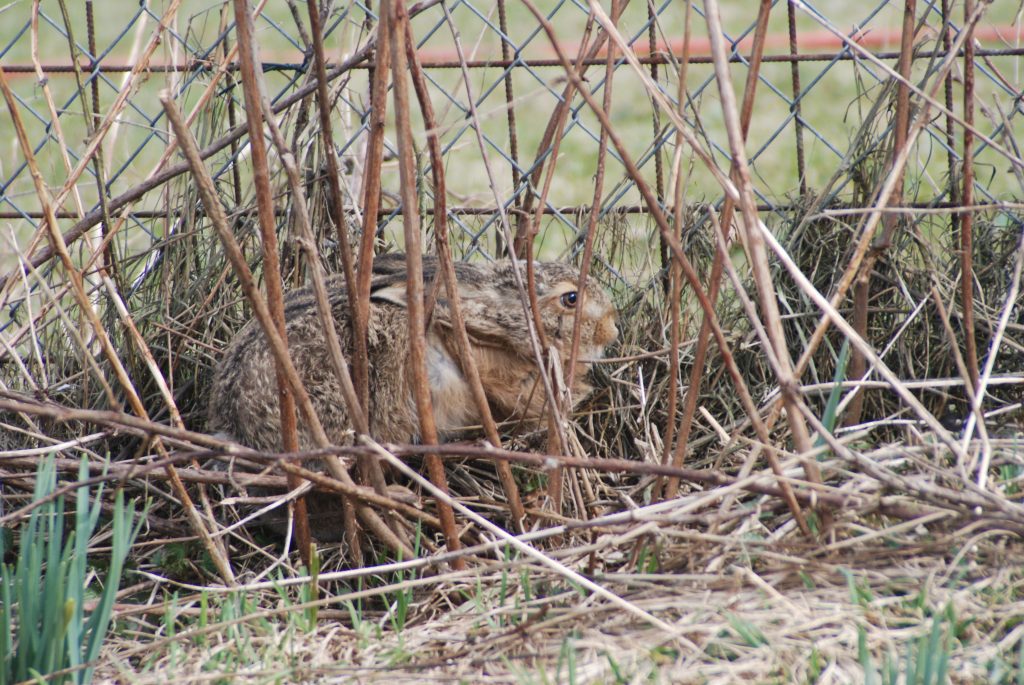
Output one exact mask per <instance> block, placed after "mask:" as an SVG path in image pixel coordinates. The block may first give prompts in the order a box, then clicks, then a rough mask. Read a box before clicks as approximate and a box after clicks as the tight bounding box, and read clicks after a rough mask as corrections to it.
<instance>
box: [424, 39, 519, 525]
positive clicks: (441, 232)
mask: <svg viewBox="0 0 1024 685" xmlns="http://www.w3.org/2000/svg"><path fill="white" fill-rule="evenodd" d="M406 32H407V35H406V43H405V46H406V56H407V58H408V60H409V71H410V74H411V76H412V84H413V88H414V89H415V91H416V97H417V99H418V100H419V103H420V111H421V112H422V114H423V124H424V126H425V128H426V129H427V152H428V154H429V155H430V173H431V180H432V181H433V184H434V239H435V241H436V242H437V260H438V263H439V264H440V269H441V275H442V277H443V278H444V283H445V290H446V291H447V293H448V306H449V309H450V310H451V317H452V331H453V333H454V335H455V347H456V350H457V352H458V355H459V366H460V367H461V368H462V375H463V376H464V377H465V378H466V380H467V381H468V382H469V388H470V391H471V392H472V394H473V401H474V402H475V403H476V407H477V412H478V413H479V415H480V422H481V424H482V425H483V427H484V434H485V435H486V436H487V440H488V442H490V443H491V445H493V446H494V447H498V448H500V447H501V436H500V435H499V434H498V426H497V425H496V424H495V422H494V417H493V416H492V415H491V407H490V404H489V403H488V401H487V393H486V392H485V391H484V386H483V383H482V382H481V381H480V370H479V369H478V368H477V364H476V359H475V358H474V357H473V351H472V348H471V347H470V343H469V335H468V334H467V333H466V321H465V319H464V318H463V316H462V301H461V297H460V296H459V287H458V283H457V281H456V278H455V267H454V265H453V264H452V257H451V245H450V244H449V240H448V210H447V204H448V191H447V189H446V187H445V178H444V159H443V158H442V157H441V141H440V140H439V139H438V135H437V131H438V128H437V121H436V118H435V116H434V107H433V105H432V103H431V102H430V94H429V93H428V92H427V81H426V78H425V77H424V75H423V69H422V67H421V66H420V63H419V57H418V55H417V54H416V50H415V42H414V41H413V37H412V29H411V27H410V26H409V24H408V23H406ZM496 468H497V471H498V480H499V481H501V487H502V489H503V490H504V491H505V498H506V499H507V500H508V506H509V510H510V511H511V513H512V529H513V530H514V531H515V532H517V533H522V532H525V530H526V510H525V509H524V508H523V501H522V498H521V497H520V495H519V486H518V485H517V484H516V479H515V476H514V475H513V474H512V467H511V466H509V464H508V462H504V461H500V462H498V463H497V464H496Z"/></svg>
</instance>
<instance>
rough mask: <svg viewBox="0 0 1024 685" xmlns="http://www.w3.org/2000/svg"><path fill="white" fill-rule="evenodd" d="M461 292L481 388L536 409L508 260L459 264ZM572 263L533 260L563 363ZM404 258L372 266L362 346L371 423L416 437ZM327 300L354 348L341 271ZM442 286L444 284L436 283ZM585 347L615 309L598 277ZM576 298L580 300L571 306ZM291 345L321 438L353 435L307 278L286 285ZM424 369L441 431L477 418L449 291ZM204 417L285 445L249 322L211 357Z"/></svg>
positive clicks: (598, 350) (510, 409)
mask: <svg viewBox="0 0 1024 685" xmlns="http://www.w3.org/2000/svg"><path fill="white" fill-rule="evenodd" d="M436 268H437V263H436V260H435V259H433V258H426V259H425V260H424V275H425V278H426V280H427V281H428V282H429V281H431V280H432V279H433V277H434V274H435V272H436ZM456 277H457V279H458V282H459V294H460V298H461V302H462V308H463V312H464V317H465V320H466V329H467V332H468V334H469V337H470V341H471V343H472V346H473V354H474V358H475V360H476V363H477V365H478V367H479V369H480V377H481V381H482V382H483V385H484V391H485V393H486V394H487V397H488V399H489V400H490V403H491V406H492V410H493V411H494V412H495V414H496V417H497V418H499V419H537V418H539V417H540V416H542V413H543V410H544V404H545V402H546V397H545V396H544V393H543V390H542V388H541V387H540V385H539V382H538V381H539V377H538V373H537V366H536V363H535V359H534V355H533V351H532V348H531V346H530V342H529V337H528V332H527V331H528V328H527V323H526V317H525V313H524V311H523V307H522V305H521V303H520V301H519V295H518V292H517V290H516V288H515V282H514V280H513V275H512V266H511V264H510V263H509V262H507V261H498V262H494V263H491V264H485V265H477V264H466V263H459V264H457V265H456ZM578 278H579V273H578V271H577V270H576V269H575V268H573V267H571V266H568V265H565V264H560V263H538V264H537V265H536V280H537V298H538V302H539V305H540V310H541V319H542V324H543V329H544V334H545V336H546V338H547V342H548V344H549V345H552V346H554V347H556V348H557V350H558V353H559V358H560V359H561V360H563V364H564V363H565V362H566V360H567V359H568V357H569V345H570V342H571V337H572V326H573V317H574V314H575V311H574V309H572V308H567V307H565V306H563V305H562V304H561V301H560V300H561V297H562V295H563V294H564V293H566V292H568V291H570V290H575V289H576V288H577V280H578ZM404 279H405V272H404V260H403V258H402V256H401V255H394V256H387V257H381V258H379V259H378V260H377V262H376V264H375V268H374V281H373V286H372V295H371V304H370V323H369V330H368V346H369V356H370V432H371V433H372V434H373V436H374V437H375V438H377V439H379V440H383V441H388V442H413V441H415V440H416V439H417V438H418V425H419V423H418V421H417V418H416V410H415V405H414V402H413V400H412V395H411V392H410V385H409V384H410V370H409V369H408V368H407V367H408V361H409V354H408V350H409V331H408V321H407V317H406V309H405V306H404V302H405V285H404V283H405V280H404ZM328 287H329V289H330V299H331V309H332V313H333V315H334V320H335V325H336V328H337V332H338V337H339V339H340V340H341V341H342V345H343V346H344V347H345V350H344V351H345V353H346V356H348V355H350V353H351V349H350V343H349V341H350V339H351V331H350V322H349V315H348V298H347V294H346V292H345V289H344V284H343V281H342V279H341V278H340V277H339V276H332V277H330V278H329V279H328ZM440 294H441V295H443V294H444V293H443V289H442V291H441V293H440ZM582 304H583V306H584V318H583V322H582V327H581V328H582V331H581V344H580V357H581V358H582V359H584V360H586V359H594V358H597V357H600V356H601V354H602V352H603V350H604V347H605V345H607V344H608V343H610V342H611V341H612V340H614V339H615V336H616V335H617V333H618V331H617V329H616V328H615V310H614V308H613V307H612V305H611V302H610V301H609V300H608V297H607V295H606V294H605V293H604V291H603V290H602V289H601V288H600V286H597V285H589V286H588V288H587V292H586V294H585V297H584V298H583V303H582ZM577 306H578V305H577ZM285 320H286V324H285V329H286V332H287V334H288V346H289V347H288V349H289V353H290V354H291V356H292V360H293V361H294V363H295V367H296V369H297V370H298V372H299V376H300V378H301V379H302V381H303V383H304V385H305V386H306V390H307V391H308V392H309V394H310V397H311V399H312V400H313V406H314V408H315V409H316V411H317V415H318V416H319V418H320V421H321V422H322V423H323V425H324V429H325V430H326V432H327V436H328V438H329V439H330V440H331V441H332V442H333V443H336V444H348V443H350V442H351V422H350V421H349V418H348V412H347V410H346V407H345V403H344V401H343V399H342V395H341V389H340V386H339V384H338V380H337V378H336V377H335V374H334V371H333V368H332V366H331V362H330V358H329V356H328V352H327V347H326V342H325V340H324V335H323V330H322V327H321V325H320V319H319V316H318V315H317V312H316V303H315V299H314V295H313V293H312V290H311V289H310V288H302V289H299V290H294V291H292V292H290V293H288V294H287V295H286V296H285ZM427 345H428V357H427V367H428V368H427V370H428V374H429V376H430V381H431V399H432V400H433V407H434V414H435V419H436V422H437V426H438V430H439V431H440V432H441V433H442V434H444V435H446V436H452V435H454V434H457V433H458V432H459V431H460V430H461V429H462V428H465V427H467V426H471V425H479V422H480V418H479V415H478V412H477V410H476V406H475V404H474V402H473V399H472V395H470V391H469V387H468V384H467V382H466V381H465V379H464V378H463V376H462V371H461V368H460V366H459V363H458V357H457V355H456V354H455V349H456V346H455V341H454V333H453V332H452V330H451V316H450V311H449V307H448V302H447V300H446V299H444V298H442V297H439V299H438V302H437V304H436V306H435V308H434V312H433V316H432V319H431V323H430V329H429V331H428V337H427ZM587 370H589V364H587V363H585V362H583V363H580V364H579V365H578V370H577V373H576V376H575V377H576V382H575V387H574V388H573V395H574V398H575V399H576V400H577V401H579V400H581V399H583V398H584V397H585V396H586V395H587V393H588V392H589V391H590V387H589V386H588V385H587V383H586V379H585V376H586V373H585V372H586V371H587ZM209 428H210V429H211V430H212V431H219V432H222V433H225V434H227V435H230V436H232V437H233V438H234V439H235V440H237V441H238V442H241V443H242V444H245V445H248V446H250V447H254V448H257V449H267V450H275V449H280V447H281V443H280V433H281V431H280V420H279V415H278V399H277V381H276V377H275V375H274V361H273V356H272V355H271V353H270V348H269V346H268V345H267V343H266V340H265V338H264V336H263V331H262V330H261V329H260V327H259V325H258V324H257V322H256V321H250V322H249V323H248V324H246V325H245V327H243V328H242V330H241V331H239V333H238V334H237V335H236V336H235V339H234V340H233V341H232V343H231V345H230V346H229V347H228V349H227V351H226V352H225V354H224V358H223V360H222V361H221V364H220V365H219V366H218V367H217V370H216V374H215V377H214V383H213V388H212V391H211V396H210V403H209ZM299 444H300V447H301V448H303V449H309V448H313V447H315V445H314V444H313V440H312V436H311V435H310V433H309V431H308V429H307V428H306V426H305V424H304V423H303V422H302V421H300V422H299Z"/></svg>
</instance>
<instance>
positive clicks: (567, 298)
mask: <svg viewBox="0 0 1024 685" xmlns="http://www.w3.org/2000/svg"><path fill="white" fill-rule="evenodd" d="M577 300H579V293H577V292H576V291H575V290H570V291H569V292H567V293H565V294H564V295H562V306H563V307H566V308H568V309H572V308H573V307H575V306H576V301H577Z"/></svg>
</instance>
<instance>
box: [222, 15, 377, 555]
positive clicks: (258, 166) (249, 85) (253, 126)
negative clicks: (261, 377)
mask: <svg viewBox="0 0 1024 685" xmlns="http://www.w3.org/2000/svg"><path fill="white" fill-rule="evenodd" d="M234 9H235V33H236V35H237V37H238V56H239V60H240V62H241V71H242V93H243V94H244V96H245V116H246V121H247V122H248V124H249V153H250V155H251V156H252V171H253V185H254V186H255V190H256V209H257V214H258V218H259V225H260V244H261V245H262V246H263V281H264V283H265V284H266V288H267V307H268V309H269V310H270V318H271V320H272V321H273V323H274V328H275V329H276V330H277V334H278V335H279V336H281V339H282V341H283V342H284V346H285V354H286V355H287V350H288V336H287V335H286V333H285V321H284V292H283V289H282V287H281V265H280V262H279V260H278V255H277V222H276V220H275V216H274V193H273V190H272V189H271V188H270V169H269V167H268V165H267V145H266V142H265V140H264V138H263V109H262V107H261V106H260V103H261V100H262V98H261V97H260V85H261V84H260V82H259V80H258V79H257V77H256V70H257V67H258V64H259V58H258V57H257V56H256V45H255V42H254V39H253V33H254V27H253V19H252V14H251V13H250V11H249V0H234ZM274 376H275V377H276V378H277V398H278V402H279V405H280V412H281V448H282V449H283V450H284V451H285V452H293V451H295V450H296V449H298V446H299V437H298V426H297V423H296V418H295V398H294V397H293V396H292V394H291V393H290V392H288V382H287V381H286V380H285V378H284V367H283V365H282V364H281V362H279V361H275V363H274ZM289 481H290V482H289V485H290V486H291V487H292V489H295V488H298V487H299V486H300V485H301V484H302V482H301V480H299V479H298V478H295V477H293V476H291V475H289ZM344 509H345V512H346V520H345V522H346V524H349V523H353V524H354V522H355V516H354V515H353V514H352V510H351V503H348V504H346V505H345V507H344ZM294 511H295V537H296V539H297V540H298V542H299V553H300V554H301V555H302V561H303V563H305V564H306V567H307V568H310V565H309V564H310V550H309V543H310V533H309V518H308V516H307V515H306V499H305V498H304V497H299V498H297V499H296V500H295V509H294ZM346 534H347V535H352V536H354V535H355V529H354V528H349V527H347V526H346ZM349 543H350V544H351V545H352V547H353V548H355V547H358V544H357V543H356V541H355V538H354V537H353V538H350V540H349Z"/></svg>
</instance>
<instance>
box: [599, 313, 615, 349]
mask: <svg viewBox="0 0 1024 685" xmlns="http://www.w3.org/2000/svg"><path fill="white" fill-rule="evenodd" d="M602 328H603V329H604V330H602V331H601V334H602V335H601V338H602V339H601V340H600V343H601V344H602V345H607V344H608V343H610V342H611V341H613V340H615V339H616V338H617V337H619V327H618V326H616V325H615V319H607V320H606V321H605V322H604V326H603V327H602Z"/></svg>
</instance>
